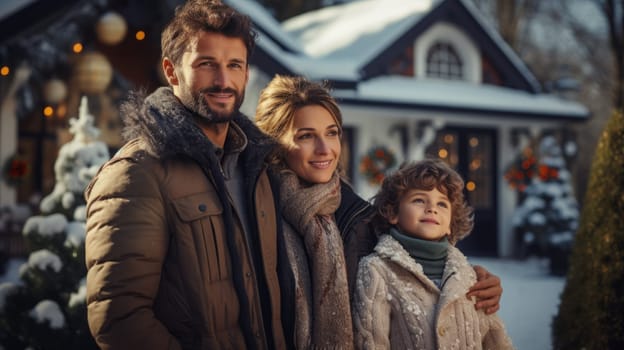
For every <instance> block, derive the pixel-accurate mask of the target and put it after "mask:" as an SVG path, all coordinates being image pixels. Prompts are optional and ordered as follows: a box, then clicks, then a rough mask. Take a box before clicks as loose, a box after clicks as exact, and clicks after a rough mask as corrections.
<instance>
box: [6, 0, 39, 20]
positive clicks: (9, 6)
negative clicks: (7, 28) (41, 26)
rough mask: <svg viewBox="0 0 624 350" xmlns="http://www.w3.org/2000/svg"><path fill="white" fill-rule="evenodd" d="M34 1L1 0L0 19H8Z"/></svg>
mask: <svg viewBox="0 0 624 350" xmlns="http://www.w3.org/2000/svg"><path fill="white" fill-rule="evenodd" d="M34 1H35V0H2V3H0V19H4V18H5V17H8V16H9V15H11V14H12V13H14V12H16V11H19V10H21V9H22V8H24V7H26V5H28V4H30V3H31V2H34Z"/></svg>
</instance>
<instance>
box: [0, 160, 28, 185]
mask: <svg viewBox="0 0 624 350" xmlns="http://www.w3.org/2000/svg"><path fill="white" fill-rule="evenodd" d="M29 174H30V165H29V164H28V162H27V161H26V159H24V158H23V157H20V156H18V155H13V156H12V157H10V158H9V159H7V161H6V162H5V163H4V167H3V169H2V177H3V178H4V181H6V183H7V184H9V185H11V186H17V185H19V184H20V183H22V182H23V181H24V180H25V179H26V178H27V177H28V175H29Z"/></svg>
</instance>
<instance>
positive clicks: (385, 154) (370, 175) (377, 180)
mask: <svg viewBox="0 0 624 350" xmlns="http://www.w3.org/2000/svg"><path fill="white" fill-rule="evenodd" d="M395 164H396V156H395V155H394V153H393V152H392V151H391V150H390V149H388V148H387V147H385V146H375V147H373V148H371V149H370V150H369V151H368V152H367V153H366V155H364V156H363V157H362V160H361V161H360V172H361V173H362V175H364V177H365V178H366V180H367V181H368V182H369V183H370V184H371V185H380V184H381V182H382V181H383V179H384V177H385V174H386V172H387V171H388V170H389V169H390V168H392V167H393V166H394V165H395Z"/></svg>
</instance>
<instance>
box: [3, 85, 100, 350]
mask: <svg viewBox="0 0 624 350" xmlns="http://www.w3.org/2000/svg"><path fill="white" fill-rule="evenodd" d="M93 122H94V118H93V116H92V115H90V114H89V111H88V107H87V99H86V97H83V98H82V100H81V104H80V109H79V116H78V118H72V119H71V120H70V132H71V133H72V134H73V139H72V140H71V141H70V142H68V143H66V144H64V145H63V146H62V147H61V149H60V151H59V155H58V158H57V160H56V162H55V164H54V171H55V175H56V184H55V186H54V189H53V191H52V192H51V193H50V194H49V195H48V196H46V197H45V198H44V199H43V200H42V201H41V204H40V209H41V215H37V216H32V217H30V218H29V219H28V220H27V221H26V223H25V225H24V228H23V231H22V232H23V234H24V238H25V239H26V242H27V244H28V247H29V249H30V250H31V253H30V256H29V257H28V261H27V262H26V263H24V264H23V265H22V266H21V268H20V280H19V281H17V282H16V283H14V282H5V283H3V284H0V346H1V347H2V348H4V349H25V348H32V349H96V348H97V347H96V346H95V343H94V342H93V339H92V338H91V335H90V333H89V330H88V327H87V319H86V306H85V295H86V287H85V280H86V279H85V275H86V268H85V263H84V238H85V220H86V218H85V202H84V197H83V192H84V190H85V188H86V186H87V185H88V183H89V181H90V180H91V179H92V178H93V176H94V175H95V173H96V172H97V170H98V169H99V167H100V166H101V165H102V164H104V163H105V162H106V161H107V160H108V159H109V154H108V148H107V146H106V144H104V143H103V142H101V141H97V137H98V135H99V130H98V129H97V128H95V127H94V124H93Z"/></svg>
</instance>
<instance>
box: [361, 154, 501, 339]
mask: <svg viewBox="0 0 624 350" xmlns="http://www.w3.org/2000/svg"><path fill="white" fill-rule="evenodd" d="M463 187H464V181H463V180H462V179H461V177H460V176H459V174H457V172H455V171H454V170H453V169H451V168H450V167H449V166H448V165H446V163H444V162H443V161H440V160H424V161H421V162H415V163H408V164H406V165H403V166H401V168H400V169H399V170H398V171H396V172H395V173H394V174H392V175H390V176H388V177H387V178H386V179H385V180H384V181H383V184H382V187H381V189H380V190H379V192H378V193H377V195H376V196H375V197H374V199H373V205H374V206H375V208H376V209H377V212H378V214H379V215H380V218H381V220H379V223H378V229H379V230H378V232H381V233H385V234H382V235H381V236H380V238H379V243H378V244H377V246H376V247H375V252H373V253H372V254H371V255H369V256H367V257H365V258H363V259H362V261H361V262H360V264H359V270H358V274H357V282H356V291H355V296H354V301H353V322H354V327H355V332H356V334H355V345H356V348H359V349H390V348H392V349H513V346H512V344H511V340H510V339H509V337H508V336H507V334H506V332H505V328H504V326H503V323H502V321H501V320H500V318H498V316H496V315H495V314H492V315H486V314H485V313H484V312H483V311H477V310H475V307H474V300H469V299H468V298H466V297H465V294H466V292H467V291H468V289H469V288H470V286H471V285H473V284H474V283H475V281H476V275H475V271H474V269H473V268H472V266H471V265H470V264H469V263H468V261H467V259H466V257H465V256H464V255H463V254H462V253H461V252H460V251H459V250H458V249H457V248H455V246H454V245H455V243H456V242H457V241H458V240H460V239H462V238H464V237H465V236H466V235H468V233H469V232H470V230H472V226H473V215H472V208H470V207H469V206H468V205H467V203H466V202H465V200H464V195H463V192H462V191H463Z"/></svg>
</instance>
